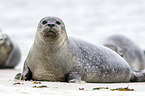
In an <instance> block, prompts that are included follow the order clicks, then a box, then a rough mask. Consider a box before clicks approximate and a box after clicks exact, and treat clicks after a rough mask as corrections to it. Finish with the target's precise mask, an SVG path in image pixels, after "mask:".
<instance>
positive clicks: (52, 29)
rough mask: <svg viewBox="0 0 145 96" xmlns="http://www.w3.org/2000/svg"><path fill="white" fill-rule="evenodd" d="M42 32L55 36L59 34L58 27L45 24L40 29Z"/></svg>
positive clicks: (45, 34)
mask: <svg viewBox="0 0 145 96" xmlns="http://www.w3.org/2000/svg"><path fill="white" fill-rule="evenodd" d="M42 34H43V35H44V36H49V37H57V36H58V35H59V29H58V28H57V27H49V26H46V27H44V28H43V29H42Z"/></svg>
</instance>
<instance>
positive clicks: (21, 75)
mask: <svg viewBox="0 0 145 96" xmlns="http://www.w3.org/2000/svg"><path fill="white" fill-rule="evenodd" d="M15 79H17V80H31V79H32V72H31V71H30V69H29V67H27V66H26V65H24V69H23V73H18V74H17V75H16V76H15Z"/></svg>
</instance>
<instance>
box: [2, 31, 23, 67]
mask: <svg viewBox="0 0 145 96" xmlns="http://www.w3.org/2000/svg"><path fill="white" fill-rule="evenodd" d="M20 59H21V53H20V49H19V47H18V46H17V44H16V43H15V42H13V41H12V40H11V39H10V38H9V37H8V36H7V35H6V34H3V33H0V68H14V67H15V66H16V65H17V64H18V63H19V61H20Z"/></svg>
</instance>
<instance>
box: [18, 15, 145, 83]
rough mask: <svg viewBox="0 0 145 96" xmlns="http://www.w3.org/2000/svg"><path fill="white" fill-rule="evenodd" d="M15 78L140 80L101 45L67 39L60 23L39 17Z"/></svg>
mask: <svg viewBox="0 0 145 96" xmlns="http://www.w3.org/2000/svg"><path fill="white" fill-rule="evenodd" d="M15 79H19V80H31V79H32V80H45V81H62V82H63V81H68V82H81V81H86V82H128V81H131V80H132V81H143V80H145V74H144V73H143V72H140V73H136V72H134V71H133V70H132V69H131V67H130V66H129V64H128V63H127V62H126V61H125V60H124V59H123V58H122V57H121V56H120V55H118V54H117V53H116V52H114V51H112V50H111V49H109V48H107V47H104V46H102V45H98V44H96V45H93V44H90V43H87V42H85V41H82V40H79V39H76V38H73V37H68V36H67V33H66V30H65V25H64V23H63V21H62V20H61V19H59V18H57V17H45V18H43V19H42V20H41V21H40V22H39V24H38V28H37V32H36V36H35V40H34V43H33V45H32V47H31V49H30V51H29V54H28V56H27V58H26V61H25V63H24V69H23V72H22V73H18V74H17V75H16V76H15Z"/></svg>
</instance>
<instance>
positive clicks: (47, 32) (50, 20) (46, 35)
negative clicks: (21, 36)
mask: <svg viewBox="0 0 145 96" xmlns="http://www.w3.org/2000/svg"><path fill="white" fill-rule="evenodd" d="M37 32H38V33H37V34H39V35H40V36H41V38H42V39H47V40H54V39H57V38H59V37H60V35H62V34H65V26H64V23H63V21H62V20H61V19H59V18H57V17H45V18H43V19H42V20H41V21H40V22H39V24H38V28H37Z"/></svg>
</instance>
